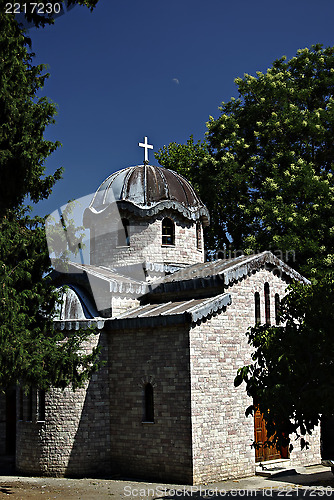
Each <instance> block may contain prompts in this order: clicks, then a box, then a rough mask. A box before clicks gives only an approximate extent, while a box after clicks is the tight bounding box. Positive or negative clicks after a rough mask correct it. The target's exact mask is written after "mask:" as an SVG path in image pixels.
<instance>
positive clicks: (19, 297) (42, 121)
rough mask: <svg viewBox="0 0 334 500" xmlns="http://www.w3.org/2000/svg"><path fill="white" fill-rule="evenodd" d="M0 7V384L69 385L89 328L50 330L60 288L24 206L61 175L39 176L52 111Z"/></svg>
mask: <svg viewBox="0 0 334 500" xmlns="http://www.w3.org/2000/svg"><path fill="white" fill-rule="evenodd" d="M80 3H85V4H86V5H90V6H93V5H95V4H96V1H91V2H89V1H86V2H80ZM0 4H1V10H0V318H1V322H0V346H1V348H0V387H1V388H3V389H5V388H7V387H9V386H10V385H12V384H15V383H18V382H20V383H21V384H22V385H24V386H28V385H35V386H38V387H40V388H43V389H47V388H49V387H50V386H51V385H53V386H55V387H65V386H67V385H69V384H71V385H72V387H73V388H76V387H78V386H80V385H81V384H82V383H83V382H84V381H85V380H86V379H87V378H88V377H89V376H90V375H91V373H92V372H93V371H95V370H96V369H97V368H98V366H99V363H98V358H97V355H98V351H97V350H96V349H94V350H93V351H92V353H91V354H88V355H85V354H83V353H82V352H81V351H80V346H82V343H83V342H84V341H85V340H86V339H87V338H88V336H89V335H90V334H91V331H83V330H80V331H78V332H76V333H75V334H71V336H69V337H68V338H66V337H65V335H64V334H63V333H59V332H58V333H57V332H55V331H54V330H53V317H54V314H55V309H56V307H57V303H58V302H59V293H58V291H57V290H56V289H55V286H54V285H53V283H52V281H51V279H50V278H49V275H48V272H49V271H50V259H49V255H48V250H47V244H46V238H45V230H44V219H43V218H40V217H31V215H30V214H31V208H30V206H29V205H26V200H27V199H30V202H31V203H36V202H38V201H39V200H41V199H44V198H47V197H48V196H49V194H50V193H51V190H52V187H53V185H54V183H55V182H56V181H57V180H59V179H60V177H61V172H62V170H61V169H58V170H56V172H55V173H54V174H53V175H48V176H45V175H44V172H45V166H44V162H45V159H46V158H47V157H48V156H49V155H50V154H51V153H52V152H53V151H54V150H55V149H56V148H57V147H58V146H59V143H58V142H54V143H53V142H51V141H47V140H45V139H44V138H43V134H44V131H45V128H46V127H47V126H48V125H49V124H51V123H53V121H54V115H55V111H56V108H55V105H54V104H53V103H52V102H50V101H49V100H48V99H46V98H45V97H41V98H38V97H37V93H38V91H39V90H40V89H42V88H43V85H44V82H45V79H46V78H47V77H48V75H47V74H46V73H45V71H44V67H43V66H42V65H38V66H34V65H33V64H32V60H33V54H32V53H31V52H29V46H30V40H29V38H28V37H27V36H26V35H25V33H24V31H23V29H22V28H21V27H20V26H19V25H18V23H17V21H16V20H15V18H14V16H13V15H8V14H5V2H4V1H3V0H1V1H0ZM35 24H36V25H43V22H42V20H38V19H35Z"/></svg>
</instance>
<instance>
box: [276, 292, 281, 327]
mask: <svg viewBox="0 0 334 500" xmlns="http://www.w3.org/2000/svg"><path fill="white" fill-rule="evenodd" d="M280 312H281V301H280V298H279V295H278V293H275V321H276V325H279V324H280Z"/></svg>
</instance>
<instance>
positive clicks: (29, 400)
mask: <svg viewBox="0 0 334 500" xmlns="http://www.w3.org/2000/svg"><path fill="white" fill-rule="evenodd" d="M27 422H32V388H31V387H30V389H29V392H28V394H27Z"/></svg>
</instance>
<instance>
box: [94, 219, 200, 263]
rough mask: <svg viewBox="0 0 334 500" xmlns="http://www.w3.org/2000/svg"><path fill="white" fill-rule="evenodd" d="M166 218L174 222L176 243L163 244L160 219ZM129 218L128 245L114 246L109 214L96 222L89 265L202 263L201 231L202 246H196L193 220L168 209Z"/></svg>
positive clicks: (112, 221)
mask: <svg viewBox="0 0 334 500" xmlns="http://www.w3.org/2000/svg"><path fill="white" fill-rule="evenodd" d="M165 217H170V218H171V219H172V220H173V221H174V222H175V245H162V239H161V235H162V220H163V219H164V218H165ZM128 220H129V222H130V226H129V231H130V246H117V234H118V233H117V232H118V226H117V225H115V224H116V223H115V222H114V220H113V219H112V218H111V217H108V218H106V219H103V220H100V222H99V224H96V227H95V236H94V235H93V233H92V232H91V240H92V242H91V264H94V265H103V266H107V267H115V266H116V267H117V266H129V265H133V264H138V263H144V262H147V263H166V264H175V263H176V264H180V265H186V264H194V263H197V262H204V249H203V232H202V242H201V245H200V247H201V248H200V249H198V248H197V242H196V222H195V221H190V220H188V219H185V218H184V217H182V216H181V215H179V214H178V213H175V212H170V211H168V210H164V211H163V212H161V213H160V214H159V215H157V216H154V217H151V218H150V217H145V218H143V217H138V216H135V215H133V214H132V215H131V216H130V215H129V216H128ZM107 228H108V229H107ZM148 267H149V266H148Z"/></svg>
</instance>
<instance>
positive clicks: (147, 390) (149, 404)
mask: <svg viewBox="0 0 334 500" xmlns="http://www.w3.org/2000/svg"><path fill="white" fill-rule="evenodd" d="M143 422H154V400H153V386H152V384H149V383H148V384H146V385H145V387H144V415H143Z"/></svg>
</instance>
